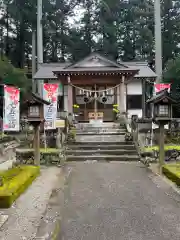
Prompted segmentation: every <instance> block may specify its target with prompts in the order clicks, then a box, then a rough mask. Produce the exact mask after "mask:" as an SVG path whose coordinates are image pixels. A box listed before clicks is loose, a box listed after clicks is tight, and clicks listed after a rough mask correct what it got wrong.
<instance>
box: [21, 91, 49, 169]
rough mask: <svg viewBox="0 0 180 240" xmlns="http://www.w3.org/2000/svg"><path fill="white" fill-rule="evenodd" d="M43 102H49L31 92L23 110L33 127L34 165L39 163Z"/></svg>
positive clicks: (47, 103)
mask: <svg viewBox="0 0 180 240" xmlns="http://www.w3.org/2000/svg"><path fill="white" fill-rule="evenodd" d="M44 104H46V105H49V104H50V102H48V101H46V100H44V99H42V98H41V97H40V96H39V95H37V94H35V93H31V94H30V95H28V97H27V98H26V102H25V103H24V106H23V107H24V110H25V111H26V113H27V120H28V122H29V123H30V124H31V125H32V126H33V127H34V161H35V165H40V130H39V127H40V124H41V123H42V122H44V121H45V120H44Z"/></svg>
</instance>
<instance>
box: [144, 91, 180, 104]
mask: <svg viewBox="0 0 180 240" xmlns="http://www.w3.org/2000/svg"><path fill="white" fill-rule="evenodd" d="M162 101H163V102H166V103H169V104H177V103H178V102H177V100H175V99H174V98H172V97H171V96H170V93H169V92H168V89H164V90H162V91H160V92H158V93H157V94H156V95H155V96H153V97H152V98H150V99H148V100H147V101H146V103H156V104H157V103H159V102H162Z"/></svg>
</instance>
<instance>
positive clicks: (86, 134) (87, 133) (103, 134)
mask: <svg viewBox="0 0 180 240" xmlns="http://www.w3.org/2000/svg"><path fill="white" fill-rule="evenodd" d="M76 135H79V136H89V135H102V136H112V135H125V132H98V131H97V132H76Z"/></svg>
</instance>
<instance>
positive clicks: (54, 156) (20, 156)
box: [16, 148, 61, 165]
mask: <svg viewBox="0 0 180 240" xmlns="http://www.w3.org/2000/svg"><path fill="white" fill-rule="evenodd" d="M60 160H61V159H60V150H59V149H56V148H47V149H43V148H41V149H40V164H41V165H53V164H57V163H60ZM16 162H17V163H19V164H30V165H32V164H34V149H17V150H16Z"/></svg>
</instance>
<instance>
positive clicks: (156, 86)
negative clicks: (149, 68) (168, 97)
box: [154, 83, 171, 93]
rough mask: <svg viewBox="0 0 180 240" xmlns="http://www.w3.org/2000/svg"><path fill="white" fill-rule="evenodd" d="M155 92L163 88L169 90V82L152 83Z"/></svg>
mask: <svg viewBox="0 0 180 240" xmlns="http://www.w3.org/2000/svg"><path fill="white" fill-rule="evenodd" d="M154 88H155V92H156V93H158V92H160V91H162V90H164V89H168V90H170V88H171V84H170V83H157V84H154Z"/></svg>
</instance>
